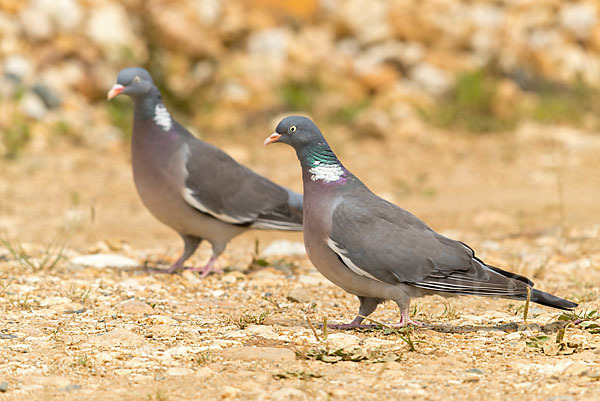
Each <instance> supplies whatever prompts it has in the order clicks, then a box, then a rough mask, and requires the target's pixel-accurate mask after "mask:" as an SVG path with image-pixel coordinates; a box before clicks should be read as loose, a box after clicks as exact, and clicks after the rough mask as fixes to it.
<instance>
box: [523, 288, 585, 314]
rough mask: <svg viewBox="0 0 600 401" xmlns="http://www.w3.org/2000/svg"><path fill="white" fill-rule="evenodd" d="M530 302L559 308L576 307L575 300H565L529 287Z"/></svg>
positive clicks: (569, 308) (570, 308) (568, 308)
mask: <svg viewBox="0 0 600 401" xmlns="http://www.w3.org/2000/svg"><path fill="white" fill-rule="evenodd" d="M531 302H535V303H536V304H540V305H544V306H549V307H551V308H556V309H561V310H572V309H575V308H576V307H577V305H578V304H576V303H575V302H571V301H567V300H566V299H562V298H559V297H557V296H554V295H552V294H548V293H547V292H544V291H540V290H536V289H533V288H532V289H531Z"/></svg>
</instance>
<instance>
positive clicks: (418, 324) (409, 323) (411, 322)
mask: <svg viewBox="0 0 600 401" xmlns="http://www.w3.org/2000/svg"><path fill="white" fill-rule="evenodd" d="M390 326H392V327H394V328H402V327H406V326H416V327H423V326H425V325H424V324H423V323H421V322H417V321H416V320H411V319H408V321H407V322H406V323H405V322H403V321H402V320H400V322H398V323H392V324H390Z"/></svg>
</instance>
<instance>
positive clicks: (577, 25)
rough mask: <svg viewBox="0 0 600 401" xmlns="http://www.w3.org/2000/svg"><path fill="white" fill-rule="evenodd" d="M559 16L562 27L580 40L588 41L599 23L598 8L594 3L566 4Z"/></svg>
mask: <svg viewBox="0 0 600 401" xmlns="http://www.w3.org/2000/svg"><path fill="white" fill-rule="evenodd" d="M559 15H560V23H561V25H562V27H563V28H564V29H566V30H567V31H569V32H570V33H572V34H573V35H575V37H577V38H578V39H588V38H589V36H590V34H591V32H592V29H593V28H594V26H595V25H596V23H597V22H598V10H597V6H596V5H594V4H592V3H566V4H565V5H564V6H563V7H562V8H561V10H560V14H559Z"/></svg>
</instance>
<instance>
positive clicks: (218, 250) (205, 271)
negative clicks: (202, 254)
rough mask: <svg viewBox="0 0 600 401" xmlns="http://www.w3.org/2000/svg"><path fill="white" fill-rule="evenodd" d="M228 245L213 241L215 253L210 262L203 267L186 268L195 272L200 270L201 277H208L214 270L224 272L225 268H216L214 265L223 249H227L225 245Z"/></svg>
mask: <svg viewBox="0 0 600 401" xmlns="http://www.w3.org/2000/svg"><path fill="white" fill-rule="evenodd" d="M226 245H227V243H220V242H217V243H214V242H213V243H212V248H213V254H212V256H211V257H210V259H209V260H208V263H207V264H206V265H204V266H203V267H192V268H189V269H186V270H189V271H193V272H200V277H201V278H203V277H206V276H208V274H209V273H210V272H211V271H212V272H215V273H223V270H219V269H215V268H214V265H215V262H216V261H217V258H218V257H219V256H220V255H221V254H222V253H223V251H224V250H225V246H226Z"/></svg>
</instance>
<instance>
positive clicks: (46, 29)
mask: <svg viewBox="0 0 600 401" xmlns="http://www.w3.org/2000/svg"><path fill="white" fill-rule="evenodd" d="M35 3H36V2H33V3H32V4H31V5H30V6H29V7H28V8H26V9H25V10H23V11H22V12H21V14H20V15H19V17H20V20H21V26H22V27H23V30H24V31H25V34H26V35H27V36H29V37H30V38H32V39H36V40H46V39H49V38H50V37H52V36H53V35H54V28H53V26H52V21H51V20H50V17H49V16H48V15H47V14H46V13H45V12H44V10H43V9H40V8H36V7H35Z"/></svg>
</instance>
